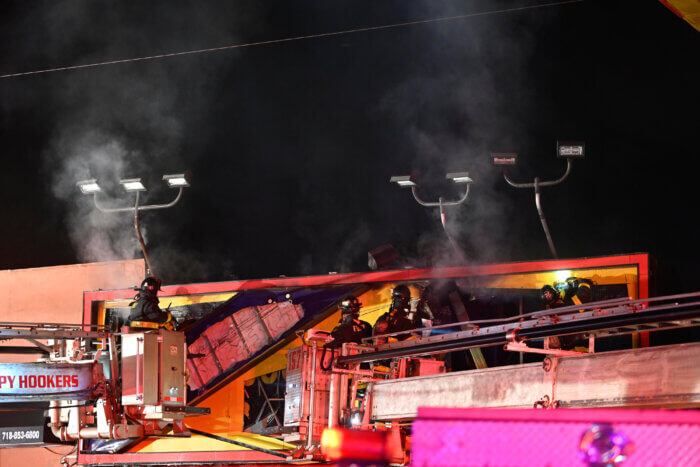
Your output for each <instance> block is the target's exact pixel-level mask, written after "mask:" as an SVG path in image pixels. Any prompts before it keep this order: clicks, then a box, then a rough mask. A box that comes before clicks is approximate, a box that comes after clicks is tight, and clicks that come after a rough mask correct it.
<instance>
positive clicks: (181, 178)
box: [163, 174, 190, 188]
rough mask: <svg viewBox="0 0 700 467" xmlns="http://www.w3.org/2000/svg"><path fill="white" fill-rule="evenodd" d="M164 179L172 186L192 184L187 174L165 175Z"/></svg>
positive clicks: (178, 186)
mask: <svg viewBox="0 0 700 467" xmlns="http://www.w3.org/2000/svg"><path fill="white" fill-rule="evenodd" d="M163 180H165V181H166V182H168V186H169V187H170V188H180V187H185V186H190V184H189V182H188V181H187V176H186V175H185V174H173V175H163Z"/></svg>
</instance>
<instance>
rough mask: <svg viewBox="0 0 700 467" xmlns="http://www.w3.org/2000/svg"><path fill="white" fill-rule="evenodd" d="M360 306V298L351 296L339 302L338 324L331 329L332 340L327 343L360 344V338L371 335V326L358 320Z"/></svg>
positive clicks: (336, 344)
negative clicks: (339, 314)
mask: <svg viewBox="0 0 700 467" xmlns="http://www.w3.org/2000/svg"><path fill="white" fill-rule="evenodd" d="M361 307H362V303H360V300H358V299H357V297H353V296H349V297H348V298H346V299H345V300H343V301H342V302H341V303H340V311H341V316H340V324H338V326H336V327H335V328H334V329H333V331H331V337H333V341H332V342H331V343H330V344H329V345H331V346H334V347H340V345H342V344H343V343H345V342H354V343H356V344H360V343H361V342H362V339H364V338H365V337H371V336H372V326H371V325H370V324H369V323H368V322H367V321H362V320H360V308H361Z"/></svg>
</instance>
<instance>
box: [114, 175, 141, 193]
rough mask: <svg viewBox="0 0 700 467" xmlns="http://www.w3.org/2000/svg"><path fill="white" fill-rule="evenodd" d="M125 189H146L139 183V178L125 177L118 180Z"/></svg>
mask: <svg viewBox="0 0 700 467" xmlns="http://www.w3.org/2000/svg"><path fill="white" fill-rule="evenodd" d="M119 183H121V184H122V186H123V187H124V189H125V190H126V191H146V187H145V186H143V183H141V179H140V178H126V179H123V180H119Z"/></svg>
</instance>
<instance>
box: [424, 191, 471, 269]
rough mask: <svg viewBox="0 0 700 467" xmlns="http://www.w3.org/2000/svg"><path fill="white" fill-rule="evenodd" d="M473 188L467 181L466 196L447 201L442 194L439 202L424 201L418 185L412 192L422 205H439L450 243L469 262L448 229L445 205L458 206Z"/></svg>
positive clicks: (441, 219)
mask: <svg viewBox="0 0 700 467" xmlns="http://www.w3.org/2000/svg"><path fill="white" fill-rule="evenodd" d="M470 189H471V183H467V190H466V191H465V193H464V196H462V197H461V198H460V199H459V200H457V201H446V200H445V198H443V197H442V196H440V197H439V198H438V201H437V203H435V202H428V201H423V200H422V199H421V198H420V196H418V187H417V186H416V185H414V186H412V187H411V193H413V198H415V200H416V201H417V202H418V204H420V205H421V206H425V207H429V208H430V207H439V208H440V221H441V222H442V229H443V230H444V231H445V235H447V239H448V240H449V241H450V244H451V245H452V248H453V249H454V251H455V253H457V256H459V259H460V260H461V261H462V262H463V263H466V262H467V257H466V255H465V254H464V251H463V250H462V249H461V248H460V247H459V245H458V244H457V241H456V240H455V239H454V237H453V236H452V234H451V233H450V231H449V230H448V229H447V219H446V215H445V206H457V205H459V204H462V203H463V202H465V201H466V200H467V197H469V191H470Z"/></svg>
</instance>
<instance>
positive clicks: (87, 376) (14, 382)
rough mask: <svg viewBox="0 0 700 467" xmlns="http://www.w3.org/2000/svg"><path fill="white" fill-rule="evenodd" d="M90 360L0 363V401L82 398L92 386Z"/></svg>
mask: <svg viewBox="0 0 700 467" xmlns="http://www.w3.org/2000/svg"><path fill="white" fill-rule="evenodd" d="M93 369H95V364H93V363H80V364H49V363H0V402H13V401H23V400H27V399H33V400H37V399H41V400H51V399H60V398H63V399H65V398H67V397H68V398H70V399H76V400H79V399H83V398H84V397H81V396H85V397H86V396H87V395H88V394H87V393H88V392H89V391H90V389H91V388H92V385H93Z"/></svg>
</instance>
